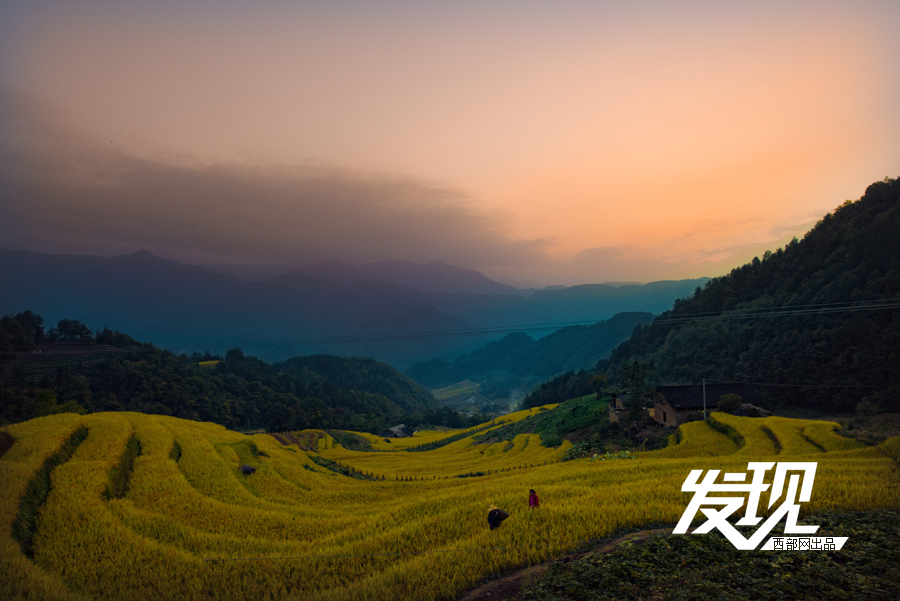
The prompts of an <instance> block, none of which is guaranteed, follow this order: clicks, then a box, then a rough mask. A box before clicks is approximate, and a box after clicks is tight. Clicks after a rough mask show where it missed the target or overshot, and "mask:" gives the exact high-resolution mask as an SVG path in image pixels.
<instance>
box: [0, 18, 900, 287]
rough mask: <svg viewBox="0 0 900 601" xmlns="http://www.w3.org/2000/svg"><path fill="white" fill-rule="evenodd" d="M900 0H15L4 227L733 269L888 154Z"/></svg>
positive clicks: (520, 264) (526, 270)
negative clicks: (670, 0) (649, 0)
mask: <svg viewBox="0 0 900 601" xmlns="http://www.w3.org/2000/svg"><path fill="white" fill-rule="evenodd" d="M898 26H900V3H897V2H894V1H869V2H867V1H856V2H852V3H851V2H829V1H820V2H790V1H787V2H786V1H780V2H754V3H746V2H641V1H630V2H618V1H608V2H603V1H600V0H592V1H576V0H559V1H557V2H553V3H548V2H528V1H518V2H511V1H492V0H481V1H478V2H474V1H471V2H470V1H466V0H456V1H453V2H439V1H436V2H405V1H394V2H384V1H378V0H369V1H366V2H351V1H342V0H331V1H329V2H306V1H290V2H288V1H283V2H278V1H270V0H269V1H267V0H260V1H257V2H253V3H248V2H233V1H230V0H224V1H216V2H212V1H210V0H194V1H190V2H185V1H179V2H173V1H169V0H156V1H154V2H129V1H121V0H120V1H116V2H113V1H109V0H98V1H81V0H69V1H66V2H62V1H48V0H31V1H29V2H25V3H23V2H9V1H5V0H0V134H2V136H0V140H2V141H0V160H2V162H0V247H2V248H8V249H25V250H34V251H40V252H53V253H63V254H69V253H78V254H97V255H102V256H115V255H119V254H125V253H129V252H133V251H135V250H138V249H140V248H145V249H147V250H150V251H151V252H153V253H155V254H157V255H160V256H164V257H167V258H173V259H177V260H181V261H184V262H189V263H196V264H203V265H211V266H221V265H242V266H253V265H272V264H278V265H291V264H296V265H301V264H304V263H309V262H314V261H320V260H326V259H328V260H341V261H345V262H349V263H363V262H371V261H378V260H386V259H389V260H407V261H416V262H429V261H434V260H443V261H446V262H448V263H451V264H454V265H460V266H463V267H469V268H474V269H478V270H480V271H482V272H483V273H485V274H486V275H488V276H489V277H492V278H494V279H497V280H499V281H504V282H509V283H513V284H518V285H522V286H526V285H527V286H531V285H554V284H565V285H572V284H582V283H590V282H604V281H653V280H660V279H682V278H694V277H701V276H717V275H722V274H724V273H727V272H728V271H730V270H731V269H732V268H733V267H736V266H738V265H741V264H743V263H745V262H747V261H749V260H750V259H752V258H753V256H755V255H761V254H762V253H763V252H764V251H765V250H766V249H775V248H777V247H778V246H782V245H784V244H785V243H786V242H787V241H789V240H790V239H791V238H792V237H793V236H798V237H802V235H803V233H804V232H806V231H807V230H808V229H809V228H810V227H812V225H814V224H815V222H816V221H817V220H818V219H819V218H821V217H822V216H823V215H824V214H825V213H826V212H828V211H830V210H833V209H834V208H835V207H836V206H838V205H840V204H841V203H842V202H844V201H845V200H847V199H856V198H859V197H860V196H861V195H862V194H863V192H864V191H865V188H866V186H868V185H869V184H870V183H872V182H874V181H877V180H880V179H882V178H884V177H886V176H890V177H896V176H898V175H900V143H898V140H900V111H898V110H897V107H898V106H900V36H897V35H896V31H897V29H898Z"/></svg>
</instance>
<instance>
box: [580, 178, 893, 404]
mask: <svg viewBox="0 0 900 601" xmlns="http://www.w3.org/2000/svg"><path fill="white" fill-rule="evenodd" d="M898 301H900V180H898V179H890V178H886V179H885V180H884V181H880V182H876V183H874V184H872V185H871V186H869V187H868V188H867V189H866V192H865V195H864V196H863V197H862V198H860V199H859V200H858V201H856V202H850V201H847V202H846V203H844V204H842V205H841V206H840V207H838V208H837V209H836V210H835V211H834V213H829V214H827V215H825V216H824V217H823V218H822V220H821V221H819V223H818V224H817V225H816V226H815V227H814V228H813V229H812V230H810V231H809V232H808V233H807V234H806V235H805V236H804V237H803V239H802V240H797V239H796V238H795V239H794V240H793V241H792V242H791V243H790V244H788V245H787V246H786V247H785V248H779V249H777V250H775V251H774V252H773V251H767V252H766V253H765V255H764V256H763V257H762V259H759V258H756V259H754V260H753V261H752V262H751V263H749V264H746V265H744V266H742V267H739V268H736V269H734V270H732V271H731V273H729V274H728V275H725V276H723V277H719V278H715V279H713V280H710V281H709V282H708V283H707V284H706V286H705V287H704V288H703V289H700V288H698V289H697V291H696V293H695V294H694V295H693V296H692V297H689V298H685V299H679V300H677V301H676V302H675V305H674V307H673V308H672V310H670V311H667V312H665V313H663V314H662V315H661V316H660V317H659V318H657V319H656V320H655V321H654V322H653V323H652V324H651V325H648V326H645V327H643V328H641V329H639V330H637V331H636V332H635V333H634V334H633V335H632V337H631V338H630V339H629V340H628V341H627V342H624V343H623V344H621V345H620V346H618V347H617V348H616V349H615V350H614V351H613V352H612V354H611V356H610V358H609V360H607V361H602V362H600V364H599V365H598V367H597V369H598V371H599V372H600V373H604V374H606V375H608V376H609V377H610V378H611V379H612V380H615V379H617V378H618V377H619V374H620V373H622V368H623V367H624V366H626V365H629V364H633V362H634V361H639V362H644V363H650V364H652V369H651V371H650V373H651V375H650V380H652V381H654V382H655V383H659V384H688V383H698V382H699V381H700V380H701V378H707V379H718V380H727V381H740V382H752V383H761V384H767V385H766V386H760V395H761V396H762V397H763V398H766V399H767V400H768V401H769V402H771V403H774V404H799V405H805V406H809V407H816V408H820V409H826V410H852V409H853V408H854V407H856V406H857V404H858V403H860V402H861V401H863V400H868V401H869V402H870V403H871V404H870V405H868V407H869V408H870V409H871V410H877V409H882V410H894V411H896V410H898V409H900V387H897V386H896V385H897V384H900V302H898ZM682 320H683V321H682Z"/></svg>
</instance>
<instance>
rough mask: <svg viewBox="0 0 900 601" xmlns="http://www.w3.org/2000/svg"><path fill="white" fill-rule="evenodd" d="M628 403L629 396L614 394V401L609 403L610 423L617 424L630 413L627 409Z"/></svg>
mask: <svg viewBox="0 0 900 601" xmlns="http://www.w3.org/2000/svg"><path fill="white" fill-rule="evenodd" d="M627 403H628V395H627V394H622V395H617V394H614V395H613V398H612V400H611V401H610V402H609V423H611V424H615V423H618V421H619V416H620V415H622V416H624V415H625V414H626V413H628V409H627V408H626V404H627Z"/></svg>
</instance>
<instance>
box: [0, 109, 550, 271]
mask: <svg viewBox="0 0 900 601" xmlns="http://www.w3.org/2000/svg"><path fill="white" fill-rule="evenodd" d="M13 105H15V103H10V102H9V101H7V102H5V103H4V107H9V106H13ZM13 108H18V109H21V108H22V107H21V104H19V105H16V106H13ZM12 113H16V111H12ZM16 114H17V115H19V114H20V113H16ZM22 123H23V122H22V120H21V119H17V120H15V122H13V121H12V120H8V121H7V123H6V124H5V125H4V131H11V130H13V129H15V130H16V131H18V132H19V134H18V135H16V136H15V137H14V138H8V139H14V140H15V142H14V143H11V144H4V146H3V147H2V148H0V153H2V156H3V162H2V164H3V165H4V166H6V168H4V169H3V172H2V174H0V191H2V199H0V238H2V239H3V240H4V246H6V247H9V248H25V249H31V250H38V251H45V252H61V253H91V254H94V253H96V254H101V255H107V256H111V255H115V254H121V253H126V252H132V251H134V250H136V249H138V248H146V249H148V250H150V251H151V252H154V253H156V254H160V255H162V256H166V257H171V258H176V259H180V260H185V261H191V262H199V263H236V264H254V263H256V264H265V263H288V262H297V263H301V262H307V261H316V260H322V259H340V260H344V261H348V262H364V261H374V260H381V259H398V260H410V261H421V262H425V261H432V260H436V259H442V260H445V261H448V262H450V263H454V264H459V265H465V266H480V267H485V266H487V267H489V266H491V265H504V266H525V265H530V264H535V263H541V262H546V261H547V257H546V255H545V254H544V252H543V250H542V242H541V241H539V240H532V241H515V240H511V239H509V237H508V236H507V235H506V234H505V233H504V229H503V216H502V215H497V214H489V213H487V212H485V211H483V210H480V209H479V208H478V207H477V206H476V204H475V202H474V201H473V199H472V198H471V197H469V196H468V195H467V194H466V193H465V192H463V191H461V190H458V189H455V188H453V187H450V186H447V185H443V184H440V183H434V182H426V181H422V180H416V179H414V178H410V177H405V176H402V175H392V174H378V173H367V172H361V171H355V170H352V169H347V168H342V167H337V166H332V165H304V166H265V167H261V166H254V165H237V164H199V163H197V162H196V161H189V160H183V159H178V160H163V159H156V158H146V157H140V156H138V155H135V154H130V153H128V152H124V151H119V150H116V147H115V145H114V144H112V143H108V144H106V145H104V144H103V143H98V142H96V141H94V142H91V141H88V140H86V139H84V138H79V137H78V136H75V135H72V134H69V133H67V132H66V131H65V129H64V128H60V127H55V126H44V125H41V123H40V120H38V119H32V120H31V123H30V126H31V130H30V134H29V135H23V134H22V133H21V130H22V128H23V125H22Z"/></svg>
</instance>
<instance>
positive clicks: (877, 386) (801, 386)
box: [706, 378, 900, 388]
mask: <svg viewBox="0 0 900 601" xmlns="http://www.w3.org/2000/svg"><path fill="white" fill-rule="evenodd" d="M706 381H707V382H718V383H719V384H744V385H746V386H772V387H777V388H900V384H775V383H773V382H732V381H730V380H711V379H709V378H706Z"/></svg>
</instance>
